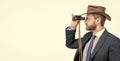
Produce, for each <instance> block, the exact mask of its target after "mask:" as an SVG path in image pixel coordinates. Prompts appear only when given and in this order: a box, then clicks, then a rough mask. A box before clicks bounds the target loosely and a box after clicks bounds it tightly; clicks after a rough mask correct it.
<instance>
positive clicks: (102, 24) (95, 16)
mask: <svg viewBox="0 0 120 61" xmlns="http://www.w3.org/2000/svg"><path fill="white" fill-rule="evenodd" d="M92 14H93V16H94V18H95V19H96V18H101V26H104V23H105V20H106V17H105V16H103V15H101V14H98V13H92Z"/></svg>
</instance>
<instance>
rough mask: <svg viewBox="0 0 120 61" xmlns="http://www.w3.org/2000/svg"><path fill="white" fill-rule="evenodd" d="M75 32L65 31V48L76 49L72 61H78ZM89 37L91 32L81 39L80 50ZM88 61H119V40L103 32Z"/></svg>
mask: <svg viewBox="0 0 120 61" xmlns="http://www.w3.org/2000/svg"><path fill="white" fill-rule="evenodd" d="M75 32H76V30H67V29H66V46H67V47H68V48H71V49H77V51H76V54H75V57H74V61H79V58H78V57H79V52H78V39H75ZM91 36H92V32H88V33H86V34H85V35H84V36H83V38H82V39H81V40H82V50H84V47H85V45H86V43H87V42H88V41H89V39H90V38H91ZM90 61H120V39H119V38H117V37H116V36H114V35H112V34H111V33H109V32H108V31H107V30H105V31H104V32H103V34H102V35H101V37H100V39H99V40H98V43H97V44H96V46H95V48H94V50H93V53H92V55H91V58H90Z"/></svg>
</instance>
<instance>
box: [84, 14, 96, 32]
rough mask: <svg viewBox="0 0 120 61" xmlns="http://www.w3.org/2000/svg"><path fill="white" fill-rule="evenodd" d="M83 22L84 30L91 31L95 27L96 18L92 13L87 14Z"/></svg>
mask: <svg viewBox="0 0 120 61" xmlns="http://www.w3.org/2000/svg"><path fill="white" fill-rule="evenodd" d="M85 24H86V30H89V31H93V30H95V29H96V19H95V18H94V16H93V15H92V14H87V16H86V20H85Z"/></svg>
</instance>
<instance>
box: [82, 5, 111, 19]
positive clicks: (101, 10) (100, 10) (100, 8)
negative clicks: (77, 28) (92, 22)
mask: <svg viewBox="0 0 120 61" xmlns="http://www.w3.org/2000/svg"><path fill="white" fill-rule="evenodd" d="M93 13H96V14H99V15H102V16H104V17H106V19H108V20H109V21H110V20H111V17H110V16H109V15H108V14H106V13H105V7H103V6H94V5H88V9H87V13H84V14H93Z"/></svg>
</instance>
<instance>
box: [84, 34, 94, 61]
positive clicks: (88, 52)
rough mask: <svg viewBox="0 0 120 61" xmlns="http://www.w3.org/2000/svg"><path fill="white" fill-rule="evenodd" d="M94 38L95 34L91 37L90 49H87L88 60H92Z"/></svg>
mask: <svg viewBox="0 0 120 61" xmlns="http://www.w3.org/2000/svg"><path fill="white" fill-rule="evenodd" d="M94 39H95V35H92V37H91V39H90V45H89V47H88V51H87V56H86V61H90V56H91V50H92V46H93V42H94Z"/></svg>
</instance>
